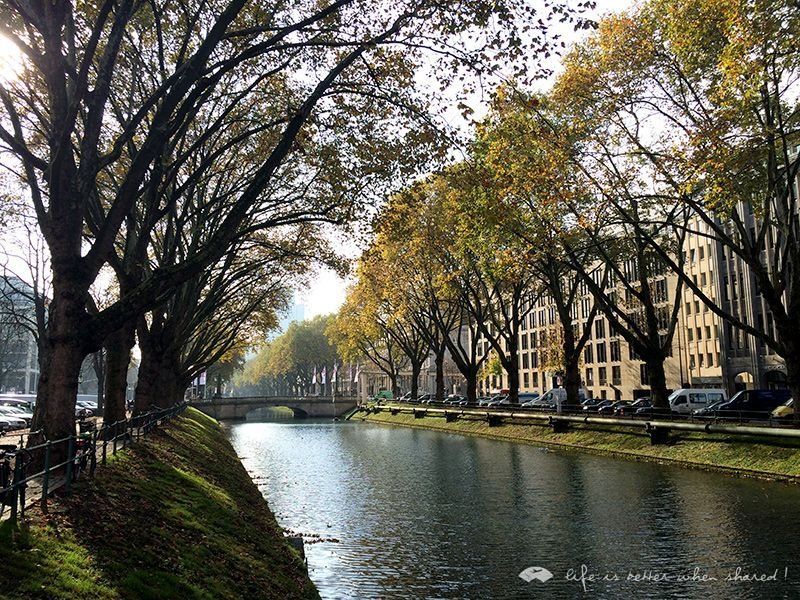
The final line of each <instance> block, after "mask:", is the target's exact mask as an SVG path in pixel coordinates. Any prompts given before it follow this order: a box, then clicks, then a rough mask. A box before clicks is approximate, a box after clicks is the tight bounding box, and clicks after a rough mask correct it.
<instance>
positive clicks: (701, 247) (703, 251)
mask: <svg viewBox="0 0 800 600" xmlns="http://www.w3.org/2000/svg"><path fill="white" fill-rule="evenodd" d="M698 250H699V251H700V260H703V259H704V258H705V248H704V247H703V246H700V247H699V248H698Z"/></svg>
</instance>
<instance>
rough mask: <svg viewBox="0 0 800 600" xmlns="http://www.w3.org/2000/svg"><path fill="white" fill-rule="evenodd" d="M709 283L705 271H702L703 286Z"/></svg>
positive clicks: (701, 283)
mask: <svg viewBox="0 0 800 600" xmlns="http://www.w3.org/2000/svg"><path fill="white" fill-rule="evenodd" d="M707 283H708V279H707V278H706V274H705V273H700V285H702V286H703V287H706V284H707Z"/></svg>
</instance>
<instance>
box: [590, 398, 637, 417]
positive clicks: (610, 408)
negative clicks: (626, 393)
mask: <svg viewBox="0 0 800 600" xmlns="http://www.w3.org/2000/svg"><path fill="white" fill-rule="evenodd" d="M630 405H631V402H630V401H629V400H617V401H616V402H612V403H611V404H607V405H606V406H602V407H600V408H598V409H597V412H599V413H600V414H601V415H616V414H619V413H617V411H618V410H620V409H621V408H622V407H624V406H630Z"/></svg>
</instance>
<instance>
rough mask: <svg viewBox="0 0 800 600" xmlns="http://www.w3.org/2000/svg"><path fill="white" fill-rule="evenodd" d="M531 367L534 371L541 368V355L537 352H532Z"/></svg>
mask: <svg viewBox="0 0 800 600" xmlns="http://www.w3.org/2000/svg"><path fill="white" fill-rule="evenodd" d="M531 367H533V368H534V369H538V368H539V353H538V352H536V351H535V350H534V351H533V352H531Z"/></svg>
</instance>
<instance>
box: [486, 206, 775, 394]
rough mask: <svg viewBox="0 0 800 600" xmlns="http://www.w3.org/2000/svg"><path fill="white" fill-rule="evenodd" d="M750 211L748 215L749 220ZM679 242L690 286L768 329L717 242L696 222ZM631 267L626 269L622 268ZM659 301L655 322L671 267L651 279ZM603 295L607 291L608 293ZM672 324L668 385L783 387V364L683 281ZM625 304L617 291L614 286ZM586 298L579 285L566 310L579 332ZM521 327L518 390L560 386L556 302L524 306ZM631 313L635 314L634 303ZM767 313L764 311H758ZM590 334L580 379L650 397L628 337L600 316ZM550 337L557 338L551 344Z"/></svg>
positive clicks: (598, 390)
mask: <svg viewBox="0 0 800 600" xmlns="http://www.w3.org/2000/svg"><path fill="white" fill-rule="evenodd" d="M752 218H753V217H752V215H751V216H750V219H752ZM692 227H693V231H695V232H696V233H692V234H690V235H689V236H687V240H686V242H685V244H684V252H685V259H686V269H687V272H688V274H689V275H690V276H691V277H692V279H693V281H694V283H695V284H696V285H697V286H698V287H700V288H701V289H702V290H703V293H704V294H705V295H706V296H707V297H708V298H709V299H711V300H713V301H715V302H717V303H720V302H721V303H722V304H721V306H722V307H723V308H724V309H726V310H735V311H737V314H739V315H740V316H741V317H742V318H743V319H745V320H746V321H747V322H749V323H756V324H757V325H758V327H762V328H763V327H773V322H772V318H771V315H770V314H769V312H768V311H767V310H766V307H765V306H764V302H763V299H762V298H761V296H760V295H758V293H757V289H756V288H755V284H754V281H753V278H752V276H751V274H750V272H749V269H747V267H746V265H744V264H743V263H742V261H741V260H740V259H738V258H736V257H733V258H732V257H731V256H730V254H729V253H726V252H724V251H723V248H722V247H721V245H719V244H717V243H716V242H714V241H713V240H712V239H711V238H710V237H707V236H705V235H703V234H704V233H705V231H706V230H704V226H703V225H702V224H700V223H699V222H695V223H694V224H693V225H692ZM629 268H630V267H629ZM651 285H652V291H653V295H654V297H655V298H657V299H658V300H659V303H658V305H657V308H658V309H659V313H660V319H662V320H663V323H664V326H665V327H666V324H667V319H668V318H669V311H670V309H671V308H672V306H673V300H674V299H675V294H676V293H678V277H677V276H676V275H674V274H673V273H671V272H668V273H665V274H663V275H661V276H659V277H656V278H654V279H653V280H652V282H651ZM610 293H613V292H612V291H611V290H610ZM680 294H681V305H680V310H679V313H678V324H677V326H676V330H675V334H674V336H673V340H672V355H671V356H670V357H668V358H667V360H666V361H665V365H664V367H665V371H666V377H667V387H668V388H669V389H678V388H681V387H715V388H716V387H719V388H723V389H726V390H727V391H728V393H729V394H732V393H734V392H735V391H738V390H740V389H747V388H749V389H752V388H757V387H782V386H783V385H785V383H784V382H785V367H784V366H783V361H782V360H781V359H780V358H779V357H777V356H776V355H775V354H774V353H773V352H771V351H770V350H769V349H768V348H766V347H765V346H764V344H762V343H760V342H758V341H756V340H755V339H753V338H752V337H751V336H748V335H745V334H744V333H742V332H741V331H739V330H737V329H735V328H733V327H731V326H730V325H729V324H727V323H725V322H724V321H723V320H722V319H721V318H720V317H718V316H717V315H716V314H715V313H714V312H713V311H712V310H710V309H709V307H708V306H707V305H706V304H704V303H703V302H702V301H700V299H699V298H698V297H697V296H696V295H695V294H694V292H693V291H692V290H690V289H688V288H687V287H686V286H681V291H680ZM616 296H617V297H619V298H620V299H621V301H622V302H624V295H623V294H621V293H620V291H619V289H618V290H617V294H616ZM591 306H592V296H591V294H590V293H589V292H588V290H587V289H586V288H585V287H584V288H582V289H581V294H580V298H579V300H578V302H577V303H576V306H575V307H574V308H573V326H574V327H576V328H578V331H581V330H582V328H583V325H584V324H585V323H586V320H587V319H588V316H589V313H590V311H591ZM528 310H529V312H528V315H527V318H526V320H525V325H524V327H523V328H522V330H521V332H520V340H519V342H520V343H519V348H520V360H519V369H520V391H521V392H538V393H540V394H541V393H544V392H546V391H547V390H549V389H551V388H553V387H556V386H559V385H560V384H561V381H560V377H559V374H558V364H559V363H558V360H557V357H554V356H552V355H553V354H554V353H556V352H557V351H556V350H555V348H557V345H558V344H557V340H554V339H553V338H554V337H557V336H558V335H559V333H558V332H559V328H560V326H559V324H558V321H557V315H556V310H555V306H554V305H553V304H552V301H551V300H549V299H548V298H546V297H545V298H541V299H539V300H538V301H537V302H536V303H535V304H534V305H533V306H530V307H529V309H528ZM631 310H633V311H635V307H632V308H631ZM765 315H766V316H765ZM591 329H592V331H591V333H592V335H591V338H590V339H589V340H588V342H587V344H586V347H585V348H584V351H583V356H582V361H581V376H582V379H583V384H584V385H585V387H586V388H588V389H589V390H590V392H591V393H592V395H593V397H596V398H607V399H610V400H613V399H623V400H629V399H634V398H638V397H642V396H646V395H648V394H649V389H650V388H649V385H648V382H647V374H646V372H645V368H644V363H643V362H642V361H641V360H639V359H638V357H637V356H636V355H635V353H634V352H633V351H632V350H631V348H630V347H629V346H628V344H627V342H626V341H625V340H624V339H623V338H622V337H621V336H620V335H618V333H617V332H616V331H614V330H613V328H612V327H611V326H610V323H609V322H608V320H607V319H606V318H605V317H604V316H603V315H602V313H599V314H598V315H597V316H596V317H595V320H594V322H593V323H592V328H591ZM554 342H556V343H554ZM507 383H508V381H507V377H506V376H505V375H501V376H495V375H492V376H487V377H485V378H484V379H483V380H482V381H481V393H483V394H489V393H492V392H495V391H498V390H500V389H503V388H505V387H507Z"/></svg>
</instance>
